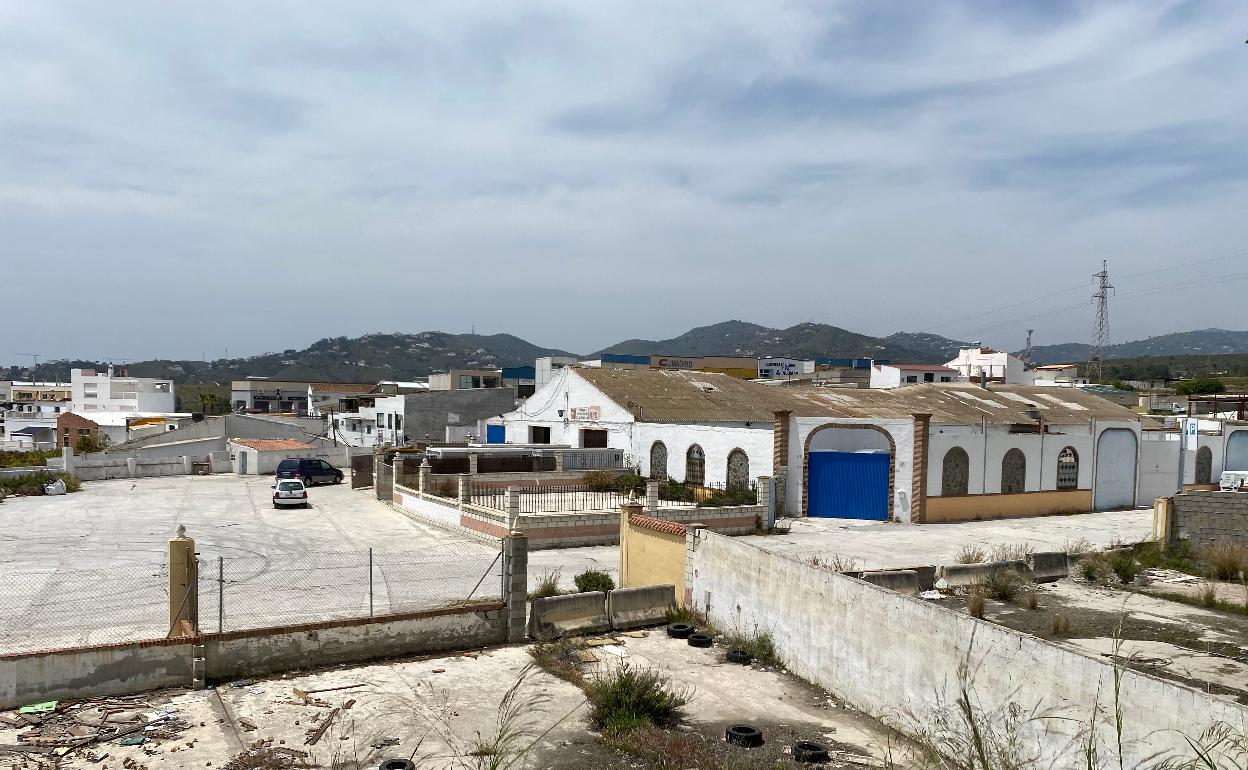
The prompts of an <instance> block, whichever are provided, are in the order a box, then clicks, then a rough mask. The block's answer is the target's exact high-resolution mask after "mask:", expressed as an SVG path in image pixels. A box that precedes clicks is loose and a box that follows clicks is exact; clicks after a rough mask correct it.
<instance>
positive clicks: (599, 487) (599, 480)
mask: <svg viewBox="0 0 1248 770" xmlns="http://www.w3.org/2000/svg"><path fill="white" fill-rule="evenodd" d="M584 482H585V486H587V487H589V491H591V492H614V491H615V489H616V487H615V474H614V473H612V472H611V471H590V472H589V473H586V474H585V477H584Z"/></svg>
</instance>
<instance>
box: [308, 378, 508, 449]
mask: <svg viewBox="0 0 1248 770" xmlns="http://www.w3.org/2000/svg"><path fill="white" fill-rule="evenodd" d="M515 406H516V396H515V391H513V390H512V389H511V388H471V389H466V390H431V391H428V392H426V393H409V394H406V395H402V396H388V397H377V398H374V399H372V400H371V401H369V400H366V399H360V401H359V402H358V403H357V405H356V408H355V409H354V410H351V411H344V412H341V413H338V414H334V415H331V417H330V420H331V430H332V433H331V434H330V435H331V436H332V437H333V438H334V439H336V440H338V441H341V442H343V443H345V444H348V445H350V446H365V447H367V446H380V445H382V444H390V445H392V446H403V445H410V444H417V443H445V442H463V441H467V440H468V439H469V437H472V438H474V439H482V437H483V436H484V435H485V433H486V430H485V427H484V421H485V420H488V419H490V418H496V417H499V416H500V415H503V414H505V413H506V412H510V411H511V410H512V409H514V408H515Z"/></svg>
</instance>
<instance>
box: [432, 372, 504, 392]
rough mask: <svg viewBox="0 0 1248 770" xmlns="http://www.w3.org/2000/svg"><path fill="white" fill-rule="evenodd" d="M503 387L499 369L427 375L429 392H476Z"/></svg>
mask: <svg viewBox="0 0 1248 770" xmlns="http://www.w3.org/2000/svg"><path fill="white" fill-rule="evenodd" d="M501 387H503V373H502V370H500V369H451V370H450V371H449V372H439V373H437V374H431V375H429V389H430V390H477V389H480V388H501Z"/></svg>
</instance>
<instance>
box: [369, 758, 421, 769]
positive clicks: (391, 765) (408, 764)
mask: <svg viewBox="0 0 1248 770" xmlns="http://www.w3.org/2000/svg"><path fill="white" fill-rule="evenodd" d="M377 767H378V770H416V765H415V764H413V763H412V761H411V760H410V759H383V760H382V761H381V764H380V765H378V766H377Z"/></svg>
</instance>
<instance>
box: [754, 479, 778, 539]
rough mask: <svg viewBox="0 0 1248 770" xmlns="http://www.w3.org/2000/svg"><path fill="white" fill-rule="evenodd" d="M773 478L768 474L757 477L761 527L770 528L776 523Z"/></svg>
mask: <svg viewBox="0 0 1248 770" xmlns="http://www.w3.org/2000/svg"><path fill="white" fill-rule="evenodd" d="M775 493H776V487H775V480H774V479H772V478H771V477H770V476H759V477H758V504H759V505H761V506H762V507H763V516H762V519H763V529H767V530H770V529H771V528H772V527H773V526H775V523H776V506H775V502H776V499H775Z"/></svg>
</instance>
